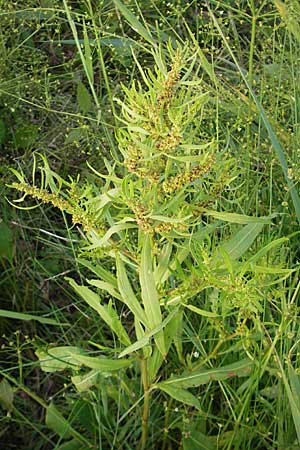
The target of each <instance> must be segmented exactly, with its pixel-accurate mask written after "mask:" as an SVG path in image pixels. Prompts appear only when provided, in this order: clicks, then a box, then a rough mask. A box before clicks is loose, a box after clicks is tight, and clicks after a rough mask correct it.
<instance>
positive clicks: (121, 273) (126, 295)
mask: <svg viewBox="0 0 300 450" xmlns="http://www.w3.org/2000/svg"><path fill="white" fill-rule="evenodd" d="M116 264H117V282H118V288H119V291H120V293H121V296H122V301H123V302H124V303H125V305H127V306H128V308H129V309H130V311H131V312H132V313H133V315H134V316H135V317H136V318H137V319H138V320H139V321H140V322H141V323H142V324H144V325H145V326H146V325H147V319H146V315H145V311H144V310H143V308H142V307H141V305H140V303H139V301H138V299H137V298H136V296H135V294H134V292H133V289H132V287H131V284H130V282H129V279H128V276H127V273H126V269H125V265H124V263H123V261H122V259H121V258H120V256H119V255H116Z"/></svg>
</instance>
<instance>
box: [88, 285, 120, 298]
mask: <svg viewBox="0 0 300 450" xmlns="http://www.w3.org/2000/svg"><path fill="white" fill-rule="evenodd" d="M87 282H88V283H89V284H91V285H92V286H95V287H97V288H98V289H101V290H102V291H106V292H108V293H109V295H111V296H112V297H115V298H117V299H118V300H122V297H121V294H120V292H118V291H117V290H116V289H115V288H114V286H112V285H111V284H110V283H107V281H101V280H87Z"/></svg>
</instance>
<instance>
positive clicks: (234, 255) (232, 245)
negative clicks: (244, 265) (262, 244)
mask: <svg viewBox="0 0 300 450" xmlns="http://www.w3.org/2000/svg"><path fill="white" fill-rule="evenodd" d="M263 226H264V224H262V223H249V224H248V225H245V226H244V227H243V228H242V229H241V230H240V231H238V232H237V233H236V235H235V236H233V237H232V238H231V239H229V240H228V241H227V242H225V243H224V244H220V246H221V247H222V248H223V249H224V250H225V251H226V253H227V254H228V256H229V257H230V258H231V259H232V260H234V259H239V258H240V257H241V256H242V255H243V254H244V253H245V252H246V251H247V250H248V248H249V247H250V246H251V245H252V244H253V242H254V241H255V239H256V238H257V236H258V235H259V233H260V232H261V231H262V229H263ZM220 259H221V260H222V259H223V256H222V255H221V252H220V250H218V249H217V251H216V255H215V257H214V261H215V262H217V261H220Z"/></svg>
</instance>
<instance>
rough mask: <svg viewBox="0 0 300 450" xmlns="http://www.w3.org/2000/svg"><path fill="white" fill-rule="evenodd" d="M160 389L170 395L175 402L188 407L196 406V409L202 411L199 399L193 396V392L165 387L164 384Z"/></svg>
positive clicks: (160, 385)
mask: <svg viewBox="0 0 300 450" xmlns="http://www.w3.org/2000/svg"><path fill="white" fill-rule="evenodd" d="M159 389H161V390H162V391H164V392H166V394H168V395H169V396H170V397H172V398H174V399H175V400H177V401H179V402H181V403H185V404H186V405H190V406H194V408H196V409H198V410H201V407H200V402H199V400H198V399H197V397H195V395H193V394H191V392H189V391H187V390H186V389H182V388H178V387H174V386H170V385H164V384H162V383H160V384H159Z"/></svg>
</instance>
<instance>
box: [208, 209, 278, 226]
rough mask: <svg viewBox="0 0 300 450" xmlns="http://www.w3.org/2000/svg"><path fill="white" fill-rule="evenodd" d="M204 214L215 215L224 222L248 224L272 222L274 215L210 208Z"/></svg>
mask: <svg viewBox="0 0 300 450" xmlns="http://www.w3.org/2000/svg"><path fill="white" fill-rule="evenodd" d="M204 214H205V215H207V216H211V217H214V218H215V219H218V220H223V221H224V222H230V223H240V224H247V223H263V224H270V223H272V218H273V216H271V217H252V216H246V215H244V214H236V213H227V212H219V211H212V210H210V209H204Z"/></svg>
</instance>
